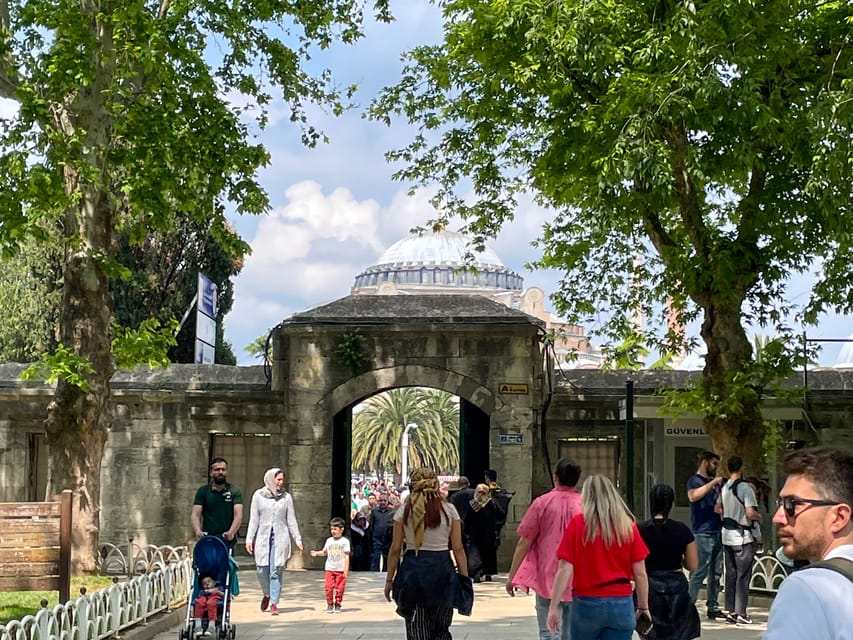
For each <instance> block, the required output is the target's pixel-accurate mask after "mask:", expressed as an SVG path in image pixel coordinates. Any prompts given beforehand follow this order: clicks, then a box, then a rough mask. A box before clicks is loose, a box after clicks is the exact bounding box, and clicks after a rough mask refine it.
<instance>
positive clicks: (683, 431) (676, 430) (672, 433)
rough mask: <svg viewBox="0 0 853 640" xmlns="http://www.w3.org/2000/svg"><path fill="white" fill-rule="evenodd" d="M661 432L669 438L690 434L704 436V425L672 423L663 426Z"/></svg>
mask: <svg viewBox="0 0 853 640" xmlns="http://www.w3.org/2000/svg"><path fill="white" fill-rule="evenodd" d="M663 433H664V435H666V436H668V437H670V438H688V437H691V436H694V437H695V436H699V437H702V438H704V437H705V429H704V427H678V426H675V425H673V426H671V427H666V428H664V430H663Z"/></svg>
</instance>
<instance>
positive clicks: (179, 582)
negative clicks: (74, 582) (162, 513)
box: [0, 543, 192, 640]
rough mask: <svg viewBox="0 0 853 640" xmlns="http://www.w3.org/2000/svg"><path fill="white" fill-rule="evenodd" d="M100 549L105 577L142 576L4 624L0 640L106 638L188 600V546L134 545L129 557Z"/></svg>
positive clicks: (113, 548) (115, 550) (104, 547)
mask: <svg viewBox="0 0 853 640" xmlns="http://www.w3.org/2000/svg"><path fill="white" fill-rule="evenodd" d="M101 550H102V553H101V568H102V573H108V574H113V575H115V574H119V573H120V574H123V575H125V576H127V575H130V574H139V575H135V576H134V577H132V578H129V579H128V580H127V581H126V582H117V583H116V584H113V585H112V586H110V587H108V588H106V589H101V590H99V591H95V592H94V593H92V594H86V593H84V594H81V595H80V596H79V597H77V598H76V599H73V600H70V601H68V602H66V603H65V604H58V605H56V606H55V607H53V608H47V607H45V608H43V609H41V610H40V611H39V612H38V613H36V614H35V615H30V616H25V617H24V618H23V619H21V620H12V621H11V622H9V623H8V624H6V625H4V626H0V640H103V639H104V638H110V637H115V636H117V635H118V633H119V632H120V631H122V630H124V629H127V628H129V627H132V626H134V625H136V624H139V623H141V622H145V621H147V620H148V618H150V617H151V616H153V615H155V614H157V613H160V612H163V611H168V610H169V609H173V608H175V607H177V606H180V605H182V604H184V603H185V602H186V600H187V595H188V594H189V591H190V588H191V585H192V558H191V557H189V555H188V553H187V549H186V547H169V546H164V547H154V546H147V547H140V546H138V545H137V546H134V545H133V544H132V543H131V544H129V546H128V554H127V555H125V554H123V553H122V552H121V551H120V550H119V549H118V547H116V546H114V545H102V547H101Z"/></svg>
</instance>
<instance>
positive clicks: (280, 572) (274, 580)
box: [257, 537, 284, 604]
mask: <svg viewBox="0 0 853 640" xmlns="http://www.w3.org/2000/svg"><path fill="white" fill-rule="evenodd" d="M257 571H258V582H260V583H261V590H263V592H264V595H265V596H269V598H270V604H278V599H279V597H280V596H281V580H282V578H283V577H284V567H276V566H275V539H273V538H272V537H270V556H269V564H268V565H267V566H265V567H262V566H260V565H258V568H257Z"/></svg>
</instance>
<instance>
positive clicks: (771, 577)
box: [749, 553, 788, 596]
mask: <svg viewBox="0 0 853 640" xmlns="http://www.w3.org/2000/svg"><path fill="white" fill-rule="evenodd" d="M787 575H788V569H786V568H785V566H784V565H783V564H782V563H781V562H779V560H777V559H776V556H775V555H773V554H772V553H763V554H761V555H757V556H755V564H753V565H752V577H751V578H750V579H749V590H750V591H751V592H753V593H761V594H764V595H771V596H775V595H776V592H777V591H779V586H780V585H781V584H782V581H783V580H784V579H785V577H786V576H787Z"/></svg>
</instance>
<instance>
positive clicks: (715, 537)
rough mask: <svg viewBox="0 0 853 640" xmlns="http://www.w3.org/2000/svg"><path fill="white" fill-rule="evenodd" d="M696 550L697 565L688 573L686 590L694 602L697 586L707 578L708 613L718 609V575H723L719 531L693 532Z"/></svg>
mask: <svg viewBox="0 0 853 640" xmlns="http://www.w3.org/2000/svg"><path fill="white" fill-rule="evenodd" d="M693 536H694V537H695V538H696V550H697V551H698V552H699V566H698V567H696V571H694V572H693V573H691V574H690V583H689V584H688V585H687V591H688V593H689V594H690V599H691V600H692V601H693V602H696V598H697V597H699V587H701V586H702V581H703V580H705V578H706V577H707V578H708V588H707V591H706V595H707V596H708V599H707V603H708V613H713V612H714V611H719V610H720V603H719V602H717V594H719V592H720V576H722V575H723V540H722V537H721V535H720V532H719V531H715V532H712V533H694V534H693Z"/></svg>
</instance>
